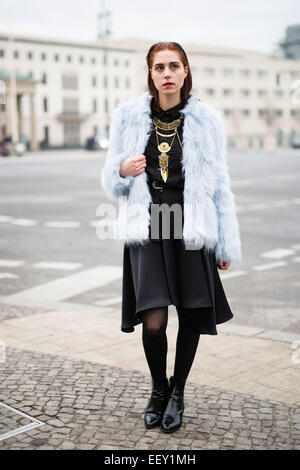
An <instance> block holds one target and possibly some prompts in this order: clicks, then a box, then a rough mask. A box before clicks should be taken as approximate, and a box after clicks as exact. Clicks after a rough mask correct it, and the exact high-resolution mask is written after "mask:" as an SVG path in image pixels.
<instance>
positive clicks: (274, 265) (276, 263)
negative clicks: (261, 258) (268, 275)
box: [252, 261, 287, 271]
mask: <svg viewBox="0 0 300 470" xmlns="http://www.w3.org/2000/svg"><path fill="white" fill-rule="evenodd" d="M286 265H287V261H274V262H273V263H266V264H258V265H257V266H253V268H252V269H254V271H266V270H267V269H273V268H279V267H280V266H286Z"/></svg>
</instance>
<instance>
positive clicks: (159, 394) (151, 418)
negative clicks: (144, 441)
mask: <svg viewBox="0 0 300 470" xmlns="http://www.w3.org/2000/svg"><path fill="white" fill-rule="evenodd" d="M168 399H169V381H168V378H167V377H166V378H165V380H164V381H163V382H156V381H155V380H154V379H152V393H151V397H150V400H149V403H148V406H147V408H146V412H145V415H144V423H145V426H146V428H148V429H150V428H154V427H155V426H159V425H160V423H161V418H162V415H163V412H164V411H165V408H166V405H167V403H168Z"/></svg>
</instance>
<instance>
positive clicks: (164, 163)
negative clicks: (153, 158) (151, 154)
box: [158, 153, 169, 167]
mask: <svg viewBox="0 0 300 470" xmlns="http://www.w3.org/2000/svg"><path fill="white" fill-rule="evenodd" d="M158 158H159V164H160V166H162V167H167V166H168V162H169V157H168V155H167V154H166V153H161V154H160V155H158Z"/></svg>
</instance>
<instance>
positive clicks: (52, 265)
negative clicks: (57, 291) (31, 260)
mask: <svg viewBox="0 0 300 470" xmlns="http://www.w3.org/2000/svg"><path fill="white" fill-rule="evenodd" d="M32 267H33V268H36V269H68V270H71V269H78V268H81V267H82V264H81V263H63V262H56V261H40V262H39V263H35V264H33V265H32Z"/></svg>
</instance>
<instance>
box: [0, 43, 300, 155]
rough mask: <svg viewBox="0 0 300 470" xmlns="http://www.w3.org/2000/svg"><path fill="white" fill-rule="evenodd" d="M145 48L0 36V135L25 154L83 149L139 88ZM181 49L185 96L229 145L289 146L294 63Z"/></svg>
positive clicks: (295, 98) (299, 90) (293, 130)
mask: <svg viewBox="0 0 300 470" xmlns="http://www.w3.org/2000/svg"><path fill="white" fill-rule="evenodd" d="M152 43H153V41H149V40H143V39H141V40H138V39H122V40H116V39H106V40H100V39H99V40H96V41H95V42H91V43H84V42H73V41H65V40H53V39H51V40H50V39H49V40H47V39H45V38H34V37H25V36H16V37H15V38H14V41H13V42H12V41H9V37H8V36H7V35H4V34H0V85H1V87H0V96H2V95H1V90H3V87H4V88H5V90H6V93H5V96H6V102H5V103H3V104H1V108H0V135H9V134H10V133H14V135H15V136H17V137H18V139H20V137H21V136H24V138H25V139H26V140H28V142H29V143H30V147H31V148H32V149H35V148H38V147H42V148H45V147H52V148H55V147H56V148H61V147H78V146H83V145H84V143H85V141H86V139H87V138H88V137H91V136H92V135H93V134H95V133H96V132H103V131H105V130H107V129H108V126H109V122H110V119H111V116H112V112H113V110H114V108H115V106H116V105H117V104H118V102H120V101H123V100H126V99H129V98H131V97H135V96H139V95H140V94H141V93H143V92H145V91H146V90H147V66H146V54H147V51H148V49H149V47H150V46H151V45H152ZM182 46H183V47H184V49H185V51H186V53H187V55H188V57H189V61H190V67H191V71H192V76H193V89H192V94H193V95H195V96H197V97H198V98H199V99H201V100H202V101H206V102H209V103H211V104H212V105H213V106H215V107H216V108H217V109H219V110H220V111H221V112H222V114H223V116H224V120H225V124H226V128H227V135H228V142H229V145H230V146H232V147H237V148H248V147H252V148H259V147H262V146H264V143H265V140H266V138H269V137H270V136H271V137H272V136H274V138H275V140H276V142H277V145H278V146H289V145H290V141H291V138H292V137H293V136H295V135H300V60H299V59H291V58H286V57H284V55H283V54H281V53H280V52H278V51H277V52H276V53H273V54H270V55H267V54H263V53H260V52H257V51H250V50H243V49H236V48H225V47H218V46H211V45H205V44H182ZM11 71H13V72H14V73H12V74H11V73H10V72H11ZM13 75H15V78H14V77H12V76H13ZM12 110H15V112H12Z"/></svg>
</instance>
